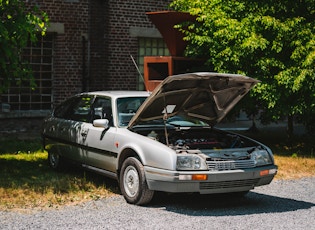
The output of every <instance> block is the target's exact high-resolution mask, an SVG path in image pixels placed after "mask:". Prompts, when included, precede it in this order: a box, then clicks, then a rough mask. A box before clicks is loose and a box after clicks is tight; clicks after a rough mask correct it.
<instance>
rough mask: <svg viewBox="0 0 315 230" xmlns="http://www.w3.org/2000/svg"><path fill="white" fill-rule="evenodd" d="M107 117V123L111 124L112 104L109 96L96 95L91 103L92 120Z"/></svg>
mask: <svg viewBox="0 0 315 230" xmlns="http://www.w3.org/2000/svg"><path fill="white" fill-rule="evenodd" d="M95 119H108V121H109V125H110V126H112V125H113V113H112V104H111V100H110V98H104V97H97V98H96V99H95V101H94V104H93V109H92V120H95Z"/></svg>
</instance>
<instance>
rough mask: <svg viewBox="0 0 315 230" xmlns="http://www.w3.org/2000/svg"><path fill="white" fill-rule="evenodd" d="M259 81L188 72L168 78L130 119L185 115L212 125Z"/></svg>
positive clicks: (142, 120) (140, 119) (139, 121)
mask: <svg viewBox="0 0 315 230" xmlns="http://www.w3.org/2000/svg"><path fill="white" fill-rule="evenodd" d="M258 82H259V81H258V80H256V79H253V78H250V77H246V76H242V75H236V74H222V73H188V74H181V75H175V76H169V77H167V78H166V79H165V80H164V81H163V82H162V83H161V84H160V85H159V86H157V87H156V89H155V90H154V91H153V92H152V94H151V95H150V96H149V97H148V98H147V100H146V101H145V102H144V103H143V104H142V105H141V106H140V108H139V109H138V111H137V113H136V114H135V115H134V117H133V118H132V119H131V120H130V122H129V125H128V127H129V128H131V127H133V126H135V125H137V124H139V123H141V122H146V121H150V120H155V119H161V118H164V119H165V118H169V117H172V116H175V115H186V116H189V117H192V118H197V119H200V120H203V121H204V122H206V123H207V124H209V125H211V126H213V125H215V124H216V123H218V122H220V121H221V120H222V119H223V118H224V117H225V115H226V114H227V113H228V112H229V111H230V110H231V109H232V108H233V107H234V106H235V104H236V103H237V102H238V101H239V100H240V99H242V98H243V97H244V96H245V94H246V93H247V92H248V91H249V90H250V89H251V88H252V87H253V86H254V85H255V84H256V83H258Z"/></svg>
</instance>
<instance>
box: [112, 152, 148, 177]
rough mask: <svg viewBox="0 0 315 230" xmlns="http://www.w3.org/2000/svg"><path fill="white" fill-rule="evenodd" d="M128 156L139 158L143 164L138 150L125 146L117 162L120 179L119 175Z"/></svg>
mask: <svg viewBox="0 0 315 230" xmlns="http://www.w3.org/2000/svg"><path fill="white" fill-rule="evenodd" d="M128 157H135V158H137V159H138V160H139V161H140V162H141V163H142V164H143V161H142V159H141V157H140V155H139V154H138V152H137V151H136V150H134V149H132V148H125V149H124V150H123V151H122V152H121V153H120V154H119V158H118V163H117V178H118V181H119V176H120V170H121V167H122V164H123V163H124V161H125V160H126V159H127V158H128Z"/></svg>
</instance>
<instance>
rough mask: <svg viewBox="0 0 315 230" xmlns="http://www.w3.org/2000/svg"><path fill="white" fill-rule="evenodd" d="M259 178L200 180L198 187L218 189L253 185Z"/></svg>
mask: <svg viewBox="0 0 315 230" xmlns="http://www.w3.org/2000/svg"><path fill="white" fill-rule="evenodd" d="M258 181H259V179H248V180H232V181H220V182H201V183H200V185H199V186H200V189H220V188H237V187H254V186H255V185H256V184H257V183H258Z"/></svg>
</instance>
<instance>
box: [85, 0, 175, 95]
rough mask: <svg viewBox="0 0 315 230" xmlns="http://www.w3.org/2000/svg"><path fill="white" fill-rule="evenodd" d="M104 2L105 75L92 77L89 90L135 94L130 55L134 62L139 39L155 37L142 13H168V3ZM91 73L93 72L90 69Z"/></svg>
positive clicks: (134, 79)
mask: <svg viewBox="0 0 315 230" xmlns="http://www.w3.org/2000/svg"><path fill="white" fill-rule="evenodd" d="M106 2H107V8H106V12H104V13H105V20H104V21H105V23H104V25H103V26H104V29H103V31H104V32H105V33H104V41H103V44H105V59H104V60H105V63H103V64H101V65H105V66H106V71H104V72H103V73H100V74H97V75H96V74H92V75H91V89H93V90H104V89H105V90H136V89H137V81H138V76H139V74H138V72H137V69H136V67H135V66H134V64H133V61H132V59H131V56H130V55H132V57H133V58H134V59H135V60H137V55H138V37H141V36H157V35H156V33H155V34H154V35H152V33H150V31H151V30H152V31H153V32H154V30H156V29H155V27H154V25H152V23H151V22H150V21H149V19H148V17H147V15H146V14H145V13H146V12H152V11H163V10H167V9H168V5H169V3H170V2H171V1H166V0H159V1H153V0H147V1H143V0H133V1H126V0H109V1H106ZM134 31H137V32H136V33H134ZM148 31H149V32H148ZM92 42H93V40H92ZM101 65H100V66H101ZM94 67H96V66H94ZM91 71H92V73H94V71H95V69H93V67H92V66H91Z"/></svg>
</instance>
